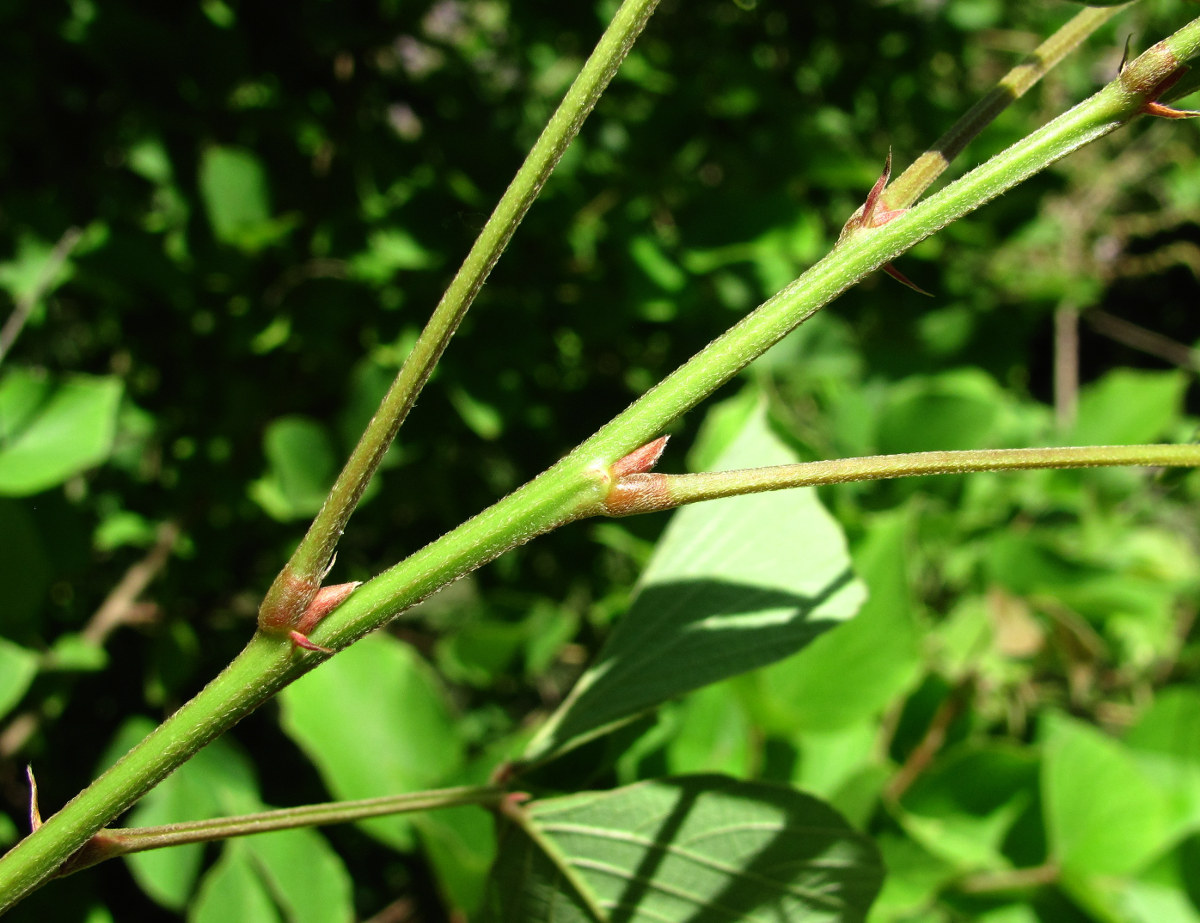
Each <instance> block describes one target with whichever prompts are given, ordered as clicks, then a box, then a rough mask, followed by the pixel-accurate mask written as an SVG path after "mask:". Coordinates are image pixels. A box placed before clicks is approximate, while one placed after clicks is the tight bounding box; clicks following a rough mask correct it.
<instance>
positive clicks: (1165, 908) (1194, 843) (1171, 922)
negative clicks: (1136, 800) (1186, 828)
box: [1113, 837, 1200, 923]
mask: <svg viewBox="0 0 1200 923" xmlns="http://www.w3.org/2000/svg"><path fill="white" fill-rule="evenodd" d="M1197 882H1200V837H1189V838H1188V839H1186V840H1184V841H1183V842H1181V843H1180V844H1179V845H1177V846H1176V847H1175V848H1174V849H1172V850H1171V851H1170V852H1169V853H1167V854H1165V855H1163V856H1160V857H1158V858H1157V859H1156V860H1155V861H1154V863H1153V864H1152V865H1151V866H1150V867H1149V868H1147V869H1146V870H1145V871H1144V872H1143V873H1142V874H1141V875H1139V876H1138V877H1137V878H1136V879H1135V880H1134V881H1131V882H1130V883H1129V885H1128V887H1126V888H1124V889H1123V891H1122V893H1121V894H1120V895H1119V896H1118V897H1117V899H1116V900H1115V901H1114V902H1113V903H1114V904H1115V905H1116V913H1117V915H1118V916H1119V918H1120V919H1121V920H1122V921H1123V923H1200V893H1197V890H1196V887H1197Z"/></svg>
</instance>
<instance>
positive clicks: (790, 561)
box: [525, 412, 863, 761]
mask: <svg viewBox="0 0 1200 923" xmlns="http://www.w3.org/2000/svg"><path fill="white" fill-rule="evenodd" d="M794 460H795V458H794V457H793V456H792V455H791V453H790V452H789V451H788V450H787V448H786V447H784V446H783V444H782V443H780V442H779V440H778V439H777V438H776V437H775V436H774V435H773V434H772V433H771V431H770V429H769V428H768V426H767V423H766V419H765V414H763V413H762V412H759V413H758V414H755V415H754V416H753V417H751V418H750V419H749V420H748V421H747V425H746V427H745V428H744V429H743V430H742V432H741V434H740V435H739V437H738V439H737V440H736V441H735V442H734V443H733V444H732V445H731V446H730V447H729V448H728V449H727V450H726V451H725V452H724V453H723V454H722V455H721V457H720V459H719V460H718V464H717V465H716V466H715V467H716V468H718V469H733V468H745V467H752V466H756V465H770V464H779V463H783V462H788V461H794ZM862 598H863V589H862V586H861V584H859V583H858V582H857V581H856V580H855V578H854V575H853V573H852V572H851V569H850V559H849V556H848V555H847V553H846V546H845V541H844V539H843V537H842V534H841V531H840V529H839V528H838V526H837V524H836V523H835V522H834V521H833V520H832V519H831V518H830V516H829V514H828V513H826V512H825V510H824V508H823V507H822V506H821V504H820V501H819V500H818V499H817V495H816V493H815V492H813V491H811V490H789V491H782V492H779V493H768V494H757V495H752V496H745V497H732V498H729V499H725V500H717V501H713V502H710V503H701V504H697V505H695V506H691V507H687V508H685V509H683V510H681V511H679V512H678V513H676V514H675V515H674V516H673V517H672V519H671V524H670V525H669V526H668V527H667V530H666V532H665V534H664V535H663V537H662V540H661V541H660V543H659V547H658V549H657V551H656V552H655V554H654V557H653V558H652V560H651V562H650V564H649V566H648V567H647V568H646V571H645V573H644V574H643V575H642V579H641V581H640V583H639V586H638V590H637V595H636V597H635V599H634V601H633V604H632V605H631V606H630V609H629V612H628V613H627V614H626V615H625V617H624V618H623V619H622V620H621V621H620V622H619V623H618V624H617V626H616V628H615V629H614V630H613V633H612V635H611V636H610V637H609V639H608V642H607V643H606V644H605V645H604V647H603V649H602V650H601V651H600V654H599V657H598V659H597V661H596V663H595V664H594V665H593V666H592V667H591V668H590V669H588V670H587V672H585V673H584V675H583V676H582V677H581V679H580V680H579V682H578V683H577V684H576V685H575V688H574V689H573V690H572V691H571V694H570V696H569V697H568V698H567V700H566V701H565V702H564V703H563V705H562V707H561V708H560V709H559V710H558V711H557V712H556V713H555V714H554V716H553V717H552V718H551V720H550V721H549V723H548V724H547V725H545V726H544V727H543V728H542V730H541V731H540V732H539V733H538V735H537V736H536V737H535V738H534V739H533V741H532V742H531V743H530V747H529V749H528V750H527V751H526V754H525V757H526V759H528V760H531V761H532V760H541V759H544V758H546V757H548V756H549V755H550V754H551V753H556V752H561V751H563V750H565V749H567V748H569V747H572V746H575V745H577V744H579V743H582V742H583V741H585V740H587V739H590V738H592V737H595V736H596V735H598V734H600V733H603V732H604V731H605V730H607V729H610V728H612V727H614V726H616V725H617V724H619V723H621V722H623V721H625V720H628V719H629V718H631V717H633V716H635V715H637V714H639V713H641V712H643V711H645V710H647V709H649V708H653V707H654V706H655V705H658V704H660V703H662V702H664V701H666V700H668V699H671V698H674V697H675V696H678V695H681V694H683V693H685V692H690V691H691V690H693V689H698V688H700V687H701V686H705V685H707V684H709V683H713V682H717V681H718V680H721V679H725V678H726V677H729V676H734V675H736V674H738V673H744V672H745V671H747V670H752V669H754V668H755V667H761V666H764V665H765V664H768V663H771V662H773V661H776V660H779V659H781V658H783V657H786V656H788V655H789V654H792V653H794V652H795V651H797V650H799V649H800V648H801V647H803V646H804V645H805V644H808V643H809V642H810V641H812V639H813V638H815V637H816V636H817V635H818V634H819V633H820V632H822V631H824V630H825V629H827V628H829V627H832V626H833V625H835V624H837V623H838V622H841V621H843V620H845V619H847V618H849V617H850V616H852V615H853V614H854V613H855V611H856V610H857V609H858V607H859V604H860V603H861V602H862Z"/></svg>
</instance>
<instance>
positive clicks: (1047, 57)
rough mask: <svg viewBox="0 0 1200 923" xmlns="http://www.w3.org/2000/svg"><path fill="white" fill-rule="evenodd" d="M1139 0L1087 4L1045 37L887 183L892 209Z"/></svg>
mask: <svg viewBox="0 0 1200 923" xmlns="http://www.w3.org/2000/svg"><path fill="white" fill-rule="evenodd" d="M1134 2H1137V0H1134ZM1132 5H1133V3H1126V4H1124V5H1123V6H1111V7H1086V8H1085V9H1083V10H1081V11H1080V12H1078V13H1076V14H1075V15H1074V16H1073V17H1071V19H1070V20H1069V21H1068V22H1067V23H1065V24H1064V25H1063V26H1062V28H1060V29H1059V30H1058V31H1057V32H1055V33H1054V34H1053V35H1052V36H1050V37H1049V38H1048V39H1046V41H1044V42H1042V44H1040V45H1039V46H1038V47H1037V48H1036V49H1035V50H1034V51H1033V53H1032V54H1030V55H1029V56H1028V57H1026V58H1025V60H1023V61H1022V62H1021V63H1020V64H1018V65H1017V66H1016V67H1014V68H1013V69H1012V70H1010V71H1009V72H1008V73H1007V74H1005V75H1004V76H1003V77H1001V78H1000V80H999V81H998V82H997V83H996V85H995V86H994V87H992V89H991V90H989V91H988V93H987V95H986V96H984V97H983V98H982V99H981V100H979V102H977V103H976V104H975V105H974V106H972V107H971V108H970V109H969V110H968V111H967V112H966V114H964V115H963V117H962V118H960V119H959V120H958V121H957V122H955V123H954V124H953V125H952V126H951V127H950V130H949V131H947V132H946V133H945V134H943V135H942V136H941V137H940V138H938V139H937V141H935V142H934V143H933V146H932V147H930V148H929V150H927V151H926V152H925V153H924V154H922V155H921V156H920V157H918V158H917V159H916V160H914V161H913V162H912V165H911V166H909V168H908V169H907V170H905V171H904V172H903V173H902V174H900V176H899V177H898V178H897V179H895V180H894V181H893V182H892V183H891V185H889V186H888V187H887V191H886V192H885V193H884V201H885V204H886V205H887V207H888V208H907V207H908V206H910V205H912V203H913V202H915V201H917V199H919V198H920V197H921V193H922V192H924V191H925V190H926V189H928V188H929V187H930V186H931V185H932V184H933V181H934V180H936V179H937V178H938V177H939V176H941V175H942V173H943V172H944V171H945V169H946V167H948V166H949V165H950V161H952V160H953V159H954V158H955V157H957V156H958V155H959V154H960V153H961V152H962V150H963V148H965V147H966V146H967V145H968V144H970V142H971V140H972V139H973V138H974V137H975V136H976V135H978V134H979V133H980V132H981V131H983V129H984V128H986V127H987V126H988V125H989V124H990V123H991V121H992V120H993V119H994V118H996V116H998V115H999V114H1000V113H1001V112H1003V111H1004V110H1005V109H1006V108H1008V106H1009V105H1010V104H1011V103H1013V102H1015V101H1016V100H1018V99H1020V98H1021V97H1022V96H1024V95H1025V94H1026V93H1027V92H1029V90H1030V88H1031V87H1033V86H1034V85H1035V84H1036V83H1037V82H1038V81H1039V80H1041V79H1042V77H1044V76H1045V75H1046V74H1047V73H1049V71H1050V70H1051V69H1053V68H1054V66H1055V65H1056V64H1058V62H1059V61H1061V60H1062V59H1063V58H1065V57H1066V56H1067V55H1068V54H1070V53H1071V52H1072V51H1074V50H1075V49H1076V48H1077V47H1079V45H1080V44H1081V43H1082V42H1083V40H1084V39H1086V38H1087V37H1088V36H1089V35H1091V34H1092V33H1093V32H1095V31H1096V30H1097V29H1098V28H1100V27H1101V26H1102V25H1104V23H1106V22H1108V21H1109V20H1110V19H1112V18H1113V17H1114V16H1116V15H1117V14H1118V13H1123V12H1124V11H1125V10H1127V9H1128V8H1129V7H1131V6H1132Z"/></svg>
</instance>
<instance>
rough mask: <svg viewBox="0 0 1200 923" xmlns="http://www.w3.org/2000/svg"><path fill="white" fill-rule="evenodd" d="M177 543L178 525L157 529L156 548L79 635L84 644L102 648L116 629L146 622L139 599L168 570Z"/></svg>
mask: <svg viewBox="0 0 1200 923" xmlns="http://www.w3.org/2000/svg"><path fill="white" fill-rule="evenodd" d="M178 539H179V525H178V523H175V522H170V521H168V522H164V523H162V524H161V525H160V526H159V527H158V536H157V538H156V539H155V541H154V545H153V546H151V548H150V550H149V551H148V552H146V554H145V556H144V557H143V558H142V559H141V560H140V561H138V562H137V563H136V564H134V565H132V566H131V567H130V568H129V569H128V570H127V571H125V575H124V576H123V577H122V578H121V580H120V582H119V583H118V584H117V585H116V586H115V587H113V588H112V590H110V591H109V594H108V595H107V596H106V597H105V598H104V602H102V603H101V604H100V608H98V609H97V610H96V613H95V614H94V615H93V616H92V617H91V619H89V620H88V623H87V625H86V626H85V627H84V629H83V631H82V632H80V634H81V635H82V636H83V639H84V640H85V641H87V642H89V643H91V644H94V645H96V646H97V647H102V646H103V645H104V641H105V639H106V638H107V637H108V636H109V634H111V633H112V631H113V629H114V628H117V627H118V626H119V625H126V624H133V623H136V622H143V621H145V612H146V609H145V607H144V606H139V605H138V604H137V598H138V597H139V596H141V595H142V593H143V592H145V589H146V587H147V586H149V585H150V581H151V580H153V579H154V578H155V576H156V575H157V574H158V572H159V571H160V570H162V569H163V567H165V566H166V563H167V561H168V560H170V557H171V551H172V549H174V547H175V542H176V541H178Z"/></svg>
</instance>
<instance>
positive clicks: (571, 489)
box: [313, 19, 1200, 648]
mask: <svg viewBox="0 0 1200 923" xmlns="http://www.w3.org/2000/svg"><path fill="white" fill-rule="evenodd" d="M1198 47H1200V19H1196V20H1194V21H1193V22H1191V23H1189V24H1188V25H1187V26H1185V27H1184V28H1183V29H1181V30H1179V31H1178V32H1177V33H1175V34H1174V35H1173V36H1171V38H1170V39H1167V40H1166V41H1165V42H1160V43H1159V44H1158V45H1156V46H1154V47H1153V48H1151V49H1149V50H1148V51H1147V52H1146V53H1145V54H1143V55H1142V56H1141V57H1139V58H1138V59H1137V60H1136V61H1134V62H1133V63H1132V64H1130V65H1129V66H1128V67H1127V68H1126V69H1125V71H1124V72H1123V74H1122V75H1121V76H1120V77H1119V78H1118V79H1117V80H1115V81H1113V82H1112V83H1110V84H1109V85H1108V86H1106V87H1105V88H1104V89H1102V90H1101V91H1100V92H1099V93H1096V94H1095V95H1094V96H1092V97H1091V98H1090V99H1088V100H1086V101H1085V102H1083V103H1080V104H1079V105H1078V106H1076V107H1075V108H1073V109H1071V110H1070V111H1069V112H1066V113H1064V114H1063V115H1061V116H1059V117H1058V118H1057V119H1055V120H1054V121H1053V122H1051V123H1049V124H1048V125H1046V126H1044V127H1042V128H1041V129H1039V130H1038V131H1036V132H1034V133H1033V134H1031V135H1029V136H1028V137H1027V138H1025V139H1023V140H1022V141H1020V142H1018V143H1017V144H1014V145H1013V146H1012V147H1010V148H1009V149H1008V150H1006V151H1003V152H1002V153H1000V154H997V155H996V156H995V157H993V158H992V159H991V160H989V161H987V162H986V163H984V164H982V165H981V166H979V167H977V168H976V169H975V170H973V171H971V172H970V173H969V174H967V175H966V176H964V177H962V178H961V179H959V180H957V181H956V182H954V183H952V184H951V185H949V186H947V187H946V188H944V189H942V190H941V191H939V192H937V193H935V194H934V195H932V196H930V197H929V198H928V199H926V200H925V201H924V202H922V203H921V204H920V205H917V206H916V207H914V208H912V209H911V210H909V211H908V212H906V213H905V214H903V215H902V216H900V217H898V218H896V219H894V220H893V221H891V222H890V223H888V224H886V225H884V226H882V227H879V228H875V229H872V230H870V231H868V232H864V233H860V234H857V235H855V236H853V237H852V238H850V239H848V240H847V241H846V242H845V243H844V244H842V245H839V246H838V247H836V248H835V249H834V250H833V251H832V252H831V253H830V254H829V255H827V256H826V257H825V258H824V259H822V260H821V261H820V262H818V263H817V264H816V265H814V266H813V267H812V268H811V269H809V270H808V271H807V272H806V273H804V274H803V275H802V276H800V278H799V279H797V280H796V281H794V282H793V283H791V284H790V285H788V286H787V287H786V288H784V289H783V290H782V291H780V292H779V293H778V294H776V295H775V296H774V297H772V298H771V299H769V300H768V301H767V302H765V303H764V304H763V305H761V306H760V307H759V308H758V309H757V310H755V311H754V312H753V313H752V314H750V315H748V316H747V317H746V318H744V319H743V320H742V321H741V322H740V323H738V324H736V325H735V326H734V327H732V328H730V329H729V330H728V331H726V332H725V333H724V334H723V335H722V336H720V337H718V338H717V339H716V340H714V341H713V342H712V343H710V344H709V345H708V346H706V347H705V348H704V349H702V350H701V351H700V352H699V353H697V354H696V355H695V356H693V357H692V358H691V359H690V360H688V362H686V363H685V364H684V365H683V366H681V367H680V368H678V369H676V370H675V371H674V372H673V373H671V374H670V375H668V376H667V377H666V378H665V379H663V380H662V381H661V382H660V383H659V384H658V385H657V386H655V387H654V388H652V389H651V390H650V391H648V392H646V393H645V394H644V395H642V397H640V398H639V399H638V400H637V401H635V402H634V403H633V404H632V405H631V406H630V407H628V408H627V409H626V410H625V411H623V412H622V413H620V414H618V415H617V416H616V417H615V418H614V419H613V420H612V421H610V422H609V423H608V424H606V425H605V426H604V427H602V428H601V429H600V430H599V431H598V432H597V433H596V434H595V435H593V436H592V437H591V438H590V439H588V440H587V441H586V442H584V443H583V444H582V445H580V446H579V447H578V448H577V449H575V450H574V451H573V452H572V453H571V454H570V455H568V456H567V457H566V458H564V459H563V460H562V461H560V462H559V463H558V464H556V465H555V466H554V467H552V468H550V469H549V470H547V471H545V472H544V473H543V474H541V475H540V476H539V477H538V478H536V479H535V480H533V481H531V482H530V483H528V484H526V485H524V486H523V487H521V488H519V489H518V490H517V491H515V492H514V493H512V494H510V495H509V496H507V497H505V498H504V499H502V500H500V501H499V502H498V503H496V504H495V505H493V506H491V507H489V508H488V509H487V510H485V511H484V512H483V513H480V514H479V515H478V516H476V517H475V518H474V519H471V520H469V521H467V522H466V523H463V524H462V525H461V526H459V527H458V528H456V529H454V530H453V531H451V532H449V533H447V534H446V535H444V536H443V537H442V538H440V539H438V540H437V541H436V542H434V543H432V544H430V545H427V546H426V547H425V548H423V549H421V550H419V551H417V552H415V553H414V554H412V555H410V556H409V557H408V558H406V559H405V560H404V561H401V562H400V563H399V564H397V565H395V566H394V567H392V568H391V569H389V570H387V571H385V572H384V573H382V574H380V575H379V576H378V577H376V578H375V579H374V580H371V581H369V582H368V583H366V584H364V585H363V586H362V587H360V588H359V589H358V590H357V591H356V592H355V593H354V595H352V596H351V597H350V598H349V599H348V600H347V601H346V602H345V603H344V604H343V605H342V606H341V607H340V608H339V609H338V610H336V612H335V613H334V614H333V615H331V616H330V617H328V618H327V619H326V620H325V621H324V622H323V623H322V624H321V625H320V626H319V627H318V628H317V630H316V631H315V632H314V634H313V640H314V641H317V643H319V644H323V645H325V646H327V647H334V648H336V647H339V646H341V645H344V644H347V643H349V642H351V641H353V640H354V639H356V638H358V637H361V636H362V635H364V634H367V633H368V632H370V631H373V630H374V629H376V628H378V627H379V626H380V625H382V624H384V623H386V622H387V621H389V620H390V619H392V618H394V617H395V616H396V615H398V614H399V613H400V612H402V611H403V610H404V609H406V608H408V607H409V606H411V605H413V603H415V602H417V601H419V600H420V599H422V598H424V597H425V596H427V595H428V594H429V593H432V592H433V591H434V590H436V589H438V588H439V587H441V586H444V585H445V584H446V583H448V582H450V581H452V580H456V579H458V578H459V577H460V576H462V575H463V574H465V573H468V572H469V571H470V570H473V569H474V568H476V567H479V566H480V565H481V564H483V563H486V562H487V561H490V560H492V559H493V558H494V557H496V556H497V555H499V554H501V553H502V552H504V551H505V550H507V549H509V548H512V547H514V546H515V545H518V544H521V543H523V542H526V541H528V540H529V539H530V538H532V537H533V536H535V535H537V534H539V533H541V532H545V531H547V530H549V529H552V528H554V527H556V526H558V525H562V524H563V523H566V522H570V521H571V520H573V519H578V518H581V517H583V516H590V515H598V514H601V513H602V512H603V499H604V497H605V496H606V495H607V492H608V490H609V489H610V487H611V484H612V477H611V474H610V472H609V466H611V465H612V464H613V462H614V461H616V460H617V459H619V458H621V457H622V456H624V455H627V454H628V453H630V452H632V451H633V450H634V449H636V448H638V447H639V446H641V445H644V444H645V443H647V442H649V441H650V440H651V439H652V438H654V437H655V436H657V435H658V434H659V433H661V432H662V430H663V428H664V427H666V426H667V425H668V424H669V423H670V422H671V421H673V420H675V419H677V418H678V417H679V416H681V415H682V414H684V413H686V412H687V411H688V410H690V409H691V408H692V407H694V406H696V404H698V403H699V402H700V401H701V400H703V399H704V398H705V397H707V396H708V395H709V394H711V393H712V392H713V391H715V390H716V389H717V388H719V387H720V386H721V385H723V384H724V383H725V382H727V381H728V380H729V379H731V378H732V377H733V376H734V375H736V374H737V373H738V372H739V371H740V370H741V369H742V368H744V367H745V366H746V365H748V364H749V363H750V362H751V361H753V360H754V359H755V358H757V357H758V356H759V355H761V354H762V353H764V352H765V351H766V350H767V349H769V348H770V347H771V346H772V345H774V344H775V343H776V342H778V341H779V340H780V339H782V338H783V337H784V336H785V335H786V334H788V333H789V332H790V331H792V330H793V329H795V328H796V327H797V326H798V325H799V324H800V323H802V322H803V321H804V320H806V319H807V318H809V317H810V316H812V315H813V314H814V313H816V311H817V310H819V309H820V308H821V307H823V306H824V305H826V304H828V303H829V302H830V301H832V300H833V299H834V298H835V297H837V296H838V295H840V294H841V293H842V292H843V291H845V290H846V289H847V288H849V287H851V286H852V285H854V284H855V283H856V282H857V281H858V280H859V279H861V278H862V277H863V276H865V275H866V274H867V273H869V272H872V271H874V270H875V269H878V268H879V267H880V266H882V265H883V264H884V263H887V262H890V261H891V260H893V259H895V258H896V257H897V256H899V255H900V254H901V253H903V252H904V251H905V250H907V249H908V248H909V247H912V246H913V245H914V244H916V243H918V242H919V241H921V240H924V239H925V238H926V237H928V236H930V235H931V234H933V233H934V232H936V231H937V230H939V229H940V228H942V227H944V226H945V225H947V224H949V223H950V222H952V221H954V220H956V219H958V218H960V217H962V216H963V215H965V214H967V213H968V212H970V211H972V210H974V209H976V208H978V207H979V206H980V205H983V204H984V203H985V202H987V201H989V200H990V199H993V198H995V197H996V196H998V195H1000V194H1001V193H1002V192H1004V191H1006V190H1008V189H1010V188H1011V187H1013V186H1015V185H1017V184H1018V183H1020V182H1022V181H1023V180H1025V179H1027V178H1028V177H1030V176H1031V175H1033V174H1034V173H1036V172H1038V171H1039V170H1042V169H1045V168H1046V167H1047V166H1049V165H1050V164H1052V163H1054V162H1055V161H1057V160H1059V159H1060V158H1062V157H1064V156H1066V155H1067V154H1069V153H1071V152H1072V151H1074V150H1077V149H1078V148H1080V147H1082V146H1083V145H1085V144H1088V143H1089V142H1091V141H1094V140H1096V139H1097V138H1100V137H1103V136H1104V135H1106V134H1108V133H1110V132H1112V131H1114V130H1115V129H1117V128H1119V127H1120V126H1121V125H1124V124H1125V123H1126V122H1128V121H1129V120H1131V119H1132V118H1134V117H1135V116H1137V115H1138V113H1139V112H1140V111H1141V110H1142V108H1143V106H1144V105H1145V104H1146V103H1147V102H1149V101H1150V100H1152V99H1154V96H1155V93H1156V91H1157V89H1158V87H1159V85H1160V84H1161V83H1162V81H1163V80H1165V79H1167V78H1168V77H1169V76H1170V74H1171V73H1173V72H1174V71H1175V70H1176V69H1177V68H1178V66H1179V64H1180V63H1181V62H1182V61H1184V60H1186V59H1187V58H1189V57H1191V56H1193V55H1194V54H1196V52H1197V49H1198Z"/></svg>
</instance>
